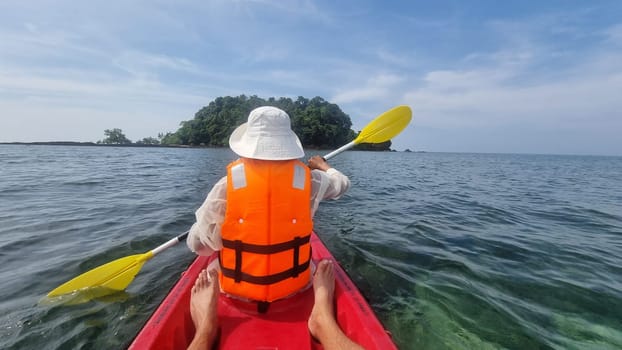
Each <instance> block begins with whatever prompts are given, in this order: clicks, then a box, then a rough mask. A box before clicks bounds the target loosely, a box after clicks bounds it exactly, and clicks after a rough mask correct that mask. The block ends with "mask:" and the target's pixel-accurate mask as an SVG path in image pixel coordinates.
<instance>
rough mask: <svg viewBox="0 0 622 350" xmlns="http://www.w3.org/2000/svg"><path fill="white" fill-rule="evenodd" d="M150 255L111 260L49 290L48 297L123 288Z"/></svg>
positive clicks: (113, 290)
mask: <svg viewBox="0 0 622 350" xmlns="http://www.w3.org/2000/svg"><path fill="white" fill-rule="evenodd" d="M152 257H153V253H152V252H147V253H143V254H136V255H130V256H126V257H124V258H121V259H117V260H114V261H111V262H109V263H107V264H105V265H101V266H99V267H96V268H94V269H92V270H90V271H87V272H85V273H83V274H81V275H80V276H78V277H76V278H74V279H72V280H70V281H68V282H65V283H64V284H62V285H61V286H59V287H57V288H56V289H54V290H53V291H51V292H49V293H48V297H55V296H59V295H63V294H68V293H71V292H74V291H78V290H84V289H89V288H97V289H98V290H106V291H109V292H110V293H113V292H115V291H121V290H124V289H125V288H126V287H127V286H128V285H129V284H130V283H132V281H133V280H134V277H135V276H136V274H137V273H138V272H139V271H140V269H141V267H142V266H143V264H144V263H145V262H146V261H147V260H149V259H151V258H152Z"/></svg>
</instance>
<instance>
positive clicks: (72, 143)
mask: <svg viewBox="0 0 622 350" xmlns="http://www.w3.org/2000/svg"><path fill="white" fill-rule="evenodd" d="M0 145H26V146H102V147H172V148H214V147H208V146H189V145H151V144H143V143H125V144H120V143H119V144H115V143H95V142H77V141H44V142H0Z"/></svg>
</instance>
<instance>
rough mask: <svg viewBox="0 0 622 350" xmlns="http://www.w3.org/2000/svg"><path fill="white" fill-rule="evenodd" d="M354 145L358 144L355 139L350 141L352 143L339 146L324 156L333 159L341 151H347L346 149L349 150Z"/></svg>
mask: <svg viewBox="0 0 622 350" xmlns="http://www.w3.org/2000/svg"><path fill="white" fill-rule="evenodd" d="M354 145H356V144H355V143H354V141H352V142H350V143H348V144H345V145H343V146H341V147H339V148H337V149H336V150H334V151H332V152H330V153H329V154H327V155H325V156H324V160H329V159H331V158H332V157H334V156H336V155H338V154H339V153H341V152H343V151H346V150H349V149H350V148H352V147H354Z"/></svg>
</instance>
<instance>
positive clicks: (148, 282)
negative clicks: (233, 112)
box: [0, 145, 622, 349]
mask: <svg viewBox="0 0 622 350" xmlns="http://www.w3.org/2000/svg"><path fill="white" fill-rule="evenodd" d="M316 153H320V154H322V153H321V152H307V156H311V155H313V154H316ZM234 159H235V154H233V153H232V152H231V151H230V150H228V149H197V148H130V147H94V146H91V147H87V146H43V145H0V281H2V283H0V348H2V349H43V348H45V349H121V348H124V347H126V346H127V345H128V344H129V343H130V342H131V341H132V339H133V337H134V336H135V335H136V333H137V332H138V331H139V330H140V328H141V326H142V325H143V324H144V322H145V321H146V320H147V319H148V317H149V316H150V314H151V313H152V312H153V311H154V309H155V308H156V307H157V305H158V304H159V303H160V302H161V300H162V299H163V298H164V297H165V295H166V294H167V292H168V291H169V290H170V288H171V287H172V286H173V284H174V283H175V281H176V280H177V279H178V277H179V274H180V273H181V272H182V271H184V270H185V268H186V267H187V266H188V264H189V263H190V262H191V261H192V259H193V257H194V256H193V254H192V253H191V252H189V250H188V249H187V247H186V246H185V244H179V245H177V246H175V247H173V248H170V249H168V250H166V251H164V252H163V253H162V254H161V255H158V256H157V257H155V258H154V259H152V260H150V261H149V262H147V264H145V266H143V268H142V270H141V272H140V274H138V276H137V277H136V279H135V280H134V282H133V283H132V284H131V285H130V286H129V287H128V288H127V290H126V291H125V292H123V293H117V294H114V295H112V296H110V297H107V298H100V299H97V300H92V301H90V302H87V303H73V304H72V303H58V302H57V303H54V302H50V301H49V300H47V299H46V298H45V295H46V294H47V293H48V292H49V291H50V290H52V289H53V288H55V287H57V286H58V285H60V284H62V283H63V282H65V281H66V280H68V279H70V278H73V277H75V276H77V275H79V274H81V273H83V272H85V271H88V270H90V269H92V268H95V267H97V266H99V265H102V264H104V263H106V262H109V261H112V260H115V259H117V258H121V257H124V256H127V255H132V254H138V253H144V252H146V251H148V250H151V249H153V248H155V247H156V246H158V245H160V244H161V243H164V242H165V241H167V240H169V239H170V238H173V237H175V236H177V235H178V234H180V233H182V232H184V231H185V230H187V229H188V228H189V227H190V226H191V225H192V223H193V222H194V211H195V210H196V209H197V208H198V207H199V206H200V205H201V203H202V201H203V199H204V198H205V195H206V194H207V192H208V191H209V190H210V188H211V186H212V185H213V184H214V183H215V182H216V181H217V180H218V179H219V178H220V177H222V176H223V175H224V174H225V170H224V168H225V166H226V164H227V163H229V162H230V161H232V160H234ZM331 164H332V165H333V166H334V167H336V168H338V169H340V170H341V171H342V172H343V173H345V174H346V175H348V176H349V177H350V179H351V181H352V188H351V189H350V191H349V192H348V193H347V194H346V195H345V196H344V197H343V198H341V199H339V200H337V201H328V202H324V203H322V204H321V205H320V209H319V210H318V212H317V214H316V217H315V222H316V224H315V229H316V231H317V232H318V234H319V235H320V236H321V238H322V239H323V240H324V241H325V243H326V245H327V246H328V248H329V249H330V250H331V251H332V252H333V254H334V255H335V257H336V259H337V260H338V261H339V262H340V263H341V264H342V265H343V267H344V268H345V269H346V271H347V272H348V273H349V275H350V276H351V278H352V279H353V280H354V282H355V283H356V284H357V285H358V286H359V288H360V289H361V291H362V292H363V294H364V295H365V296H366V298H367V299H368V300H369V302H370V304H371V305H372V307H373V308H374V310H375V311H376V312H377V314H378V316H379V318H380V320H381V321H382V322H383V324H384V325H385V327H386V328H387V329H388V330H389V331H390V332H391V333H392V335H393V338H394V340H395V341H396V343H397V344H398V346H399V347H400V348H401V349H502V348H506V349H588V348H593V349H620V348H622V176H620V174H622V158H621V157H598V156H554V155H512V154H459V153H410V152H381V153H375V152H356V151H349V152H345V153H342V154H340V155H339V156H338V157H335V158H334V159H332V160H331Z"/></svg>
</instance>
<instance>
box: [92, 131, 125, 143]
mask: <svg viewBox="0 0 622 350" xmlns="http://www.w3.org/2000/svg"><path fill="white" fill-rule="evenodd" d="M104 135H105V136H106V138H104V139H103V140H101V141H97V143H103V144H107V145H127V144H130V143H132V141H130V140H129V139H128V138H127V137H125V134H123V131H122V130H121V129H117V128H115V129H106V130H104Z"/></svg>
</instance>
